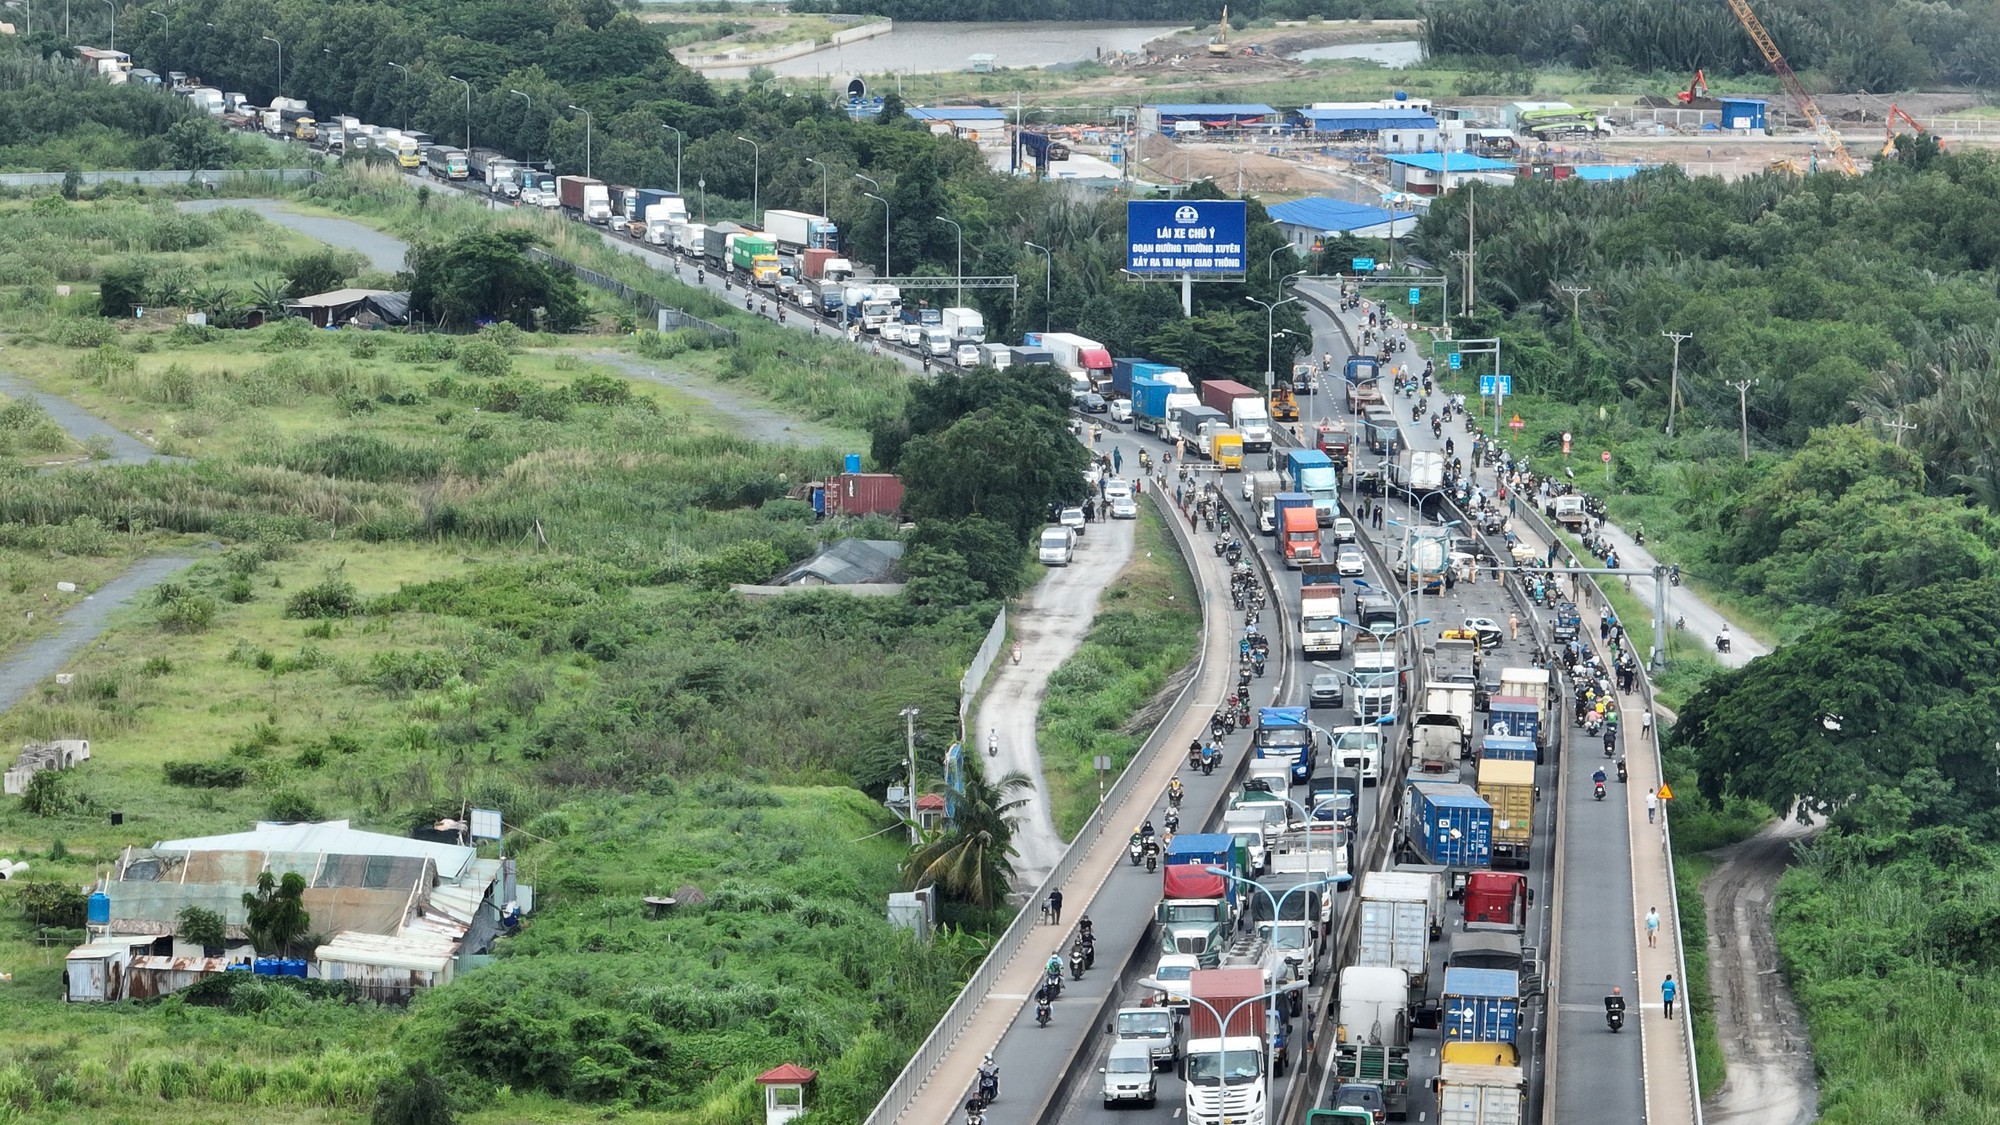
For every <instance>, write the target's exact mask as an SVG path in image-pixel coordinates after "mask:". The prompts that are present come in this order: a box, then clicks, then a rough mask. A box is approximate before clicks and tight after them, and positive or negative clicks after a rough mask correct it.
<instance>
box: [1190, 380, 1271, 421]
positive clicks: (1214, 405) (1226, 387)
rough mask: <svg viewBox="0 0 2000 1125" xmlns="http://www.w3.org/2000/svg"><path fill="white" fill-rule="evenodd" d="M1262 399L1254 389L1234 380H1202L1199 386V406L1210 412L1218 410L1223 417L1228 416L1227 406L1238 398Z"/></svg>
mask: <svg viewBox="0 0 2000 1125" xmlns="http://www.w3.org/2000/svg"><path fill="white" fill-rule="evenodd" d="M1262 397H1264V396H1263V395H1261V394H1258V393H1257V391H1256V390H1255V389H1254V388H1251V387H1246V386H1244V385H1243V384H1241V383H1239V382H1237V381H1236V380H1234V379H1204V380H1203V381H1202V384H1201V404H1202V405H1203V406H1206V407H1208V408H1209V409H1211V410H1220V411H1222V413H1223V414H1224V415H1229V404H1230V403H1232V402H1235V401H1236V400H1237V399H1239V398H1262Z"/></svg>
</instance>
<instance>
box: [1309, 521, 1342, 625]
mask: <svg viewBox="0 0 2000 1125" xmlns="http://www.w3.org/2000/svg"><path fill="white" fill-rule="evenodd" d="M1314 522H1315V523H1317V522H1318V521H1317V518H1315V520H1314ZM1340 591H1341V586H1340V574H1339V571H1338V570H1337V569H1336V568H1335V567H1334V565H1333V564H1331V563H1309V564H1305V565H1302V566H1300V567H1299V647H1300V649H1301V651H1303V652H1304V653H1305V655H1306V657H1307V658H1308V659H1311V658H1313V657H1321V658H1324V659H1328V660H1339V659H1340V658H1341V656H1342V654H1344V653H1345V652H1346V651H1347V626H1346V625H1344V624H1342V619H1341V613H1342V609H1341V604H1340Z"/></svg>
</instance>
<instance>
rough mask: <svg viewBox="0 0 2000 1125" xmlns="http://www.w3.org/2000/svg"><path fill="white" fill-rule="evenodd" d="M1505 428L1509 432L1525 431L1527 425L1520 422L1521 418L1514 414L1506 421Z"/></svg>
mask: <svg viewBox="0 0 2000 1125" xmlns="http://www.w3.org/2000/svg"><path fill="white" fill-rule="evenodd" d="M1507 428H1508V429H1510V430H1525V429H1527V428H1528V424H1527V423H1526V422H1523V421H1521V416H1520V415H1519V414H1516V415H1514V416H1513V417H1512V418H1509V419H1508V420H1507Z"/></svg>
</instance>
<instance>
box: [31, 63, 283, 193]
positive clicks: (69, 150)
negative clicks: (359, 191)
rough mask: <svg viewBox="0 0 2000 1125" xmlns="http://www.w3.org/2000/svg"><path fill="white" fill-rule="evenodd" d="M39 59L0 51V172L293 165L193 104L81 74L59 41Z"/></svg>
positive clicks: (269, 147)
mask: <svg viewBox="0 0 2000 1125" xmlns="http://www.w3.org/2000/svg"><path fill="white" fill-rule="evenodd" d="M44 39H45V36H44V33H41V32H37V33H36V35H35V36H34V41H35V42H36V43H37V44H38V45H41V46H44V47H46V48H47V49H48V50H50V51H51V52H53V53H55V55H56V57H55V58H52V59H49V60H44V59H41V58H39V57H33V56H26V55H22V54H12V55H8V54H5V53H0V171H6V172H52V171H53V172H62V171H69V170H71V169H75V170H77V171H96V170H100V169H107V168H109V169H134V170H138V171H145V170H149V169H154V168H185V169H188V170H191V171H192V170H199V169H211V168H238V167H276V166H279V165H282V164H288V163H296V161H288V160H286V159H285V153H284V152H283V151H282V150H280V149H275V148H272V147H271V146H269V145H266V144H264V143H263V142H262V141H260V140H258V139H256V138H252V137H242V136H230V135H228V134H227V133H225V132H223V130H222V128H221V127H220V126H218V125H216V124H215V123H214V122H213V121H211V120H210V119H209V118H208V117H207V115H205V114H201V113H197V112H196V111H195V110H194V109H193V107H191V106H189V105H188V104H187V103H185V102H183V101H181V100H179V99H177V98H171V97H166V96H164V95H162V94H161V93H160V92H159V91H157V90H148V89H145V88H142V87H139V86H110V85H107V84H105V83H103V82H99V81H94V80H91V79H88V78H85V77H84V76H83V74H82V73H81V72H80V71H79V70H78V69H77V66H76V64H75V63H74V62H71V61H67V60H65V59H63V58H62V57H61V55H62V53H63V52H64V51H65V49H64V48H62V47H61V46H59V45H57V44H55V43H53V42H52V41H51V42H44Z"/></svg>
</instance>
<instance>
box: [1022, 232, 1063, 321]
mask: <svg viewBox="0 0 2000 1125" xmlns="http://www.w3.org/2000/svg"><path fill="white" fill-rule="evenodd" d="M1021 245H1023V246H1026V247H1027V248H1028V249H1030V250H1040V251H1041V252H1042V257H1043V258H1045V259H1047V264H1048V269H1047V271H1046V272H1044V273H1043V274H1042V331H1043V332H1047V331H1048V330H1049V307H1050V306H1051V305H1053V304H1054V303H1055V285H1056V256H1055V254H1054V253H1053V252H1051V251H1050V250H1049V248H1048V247H1046V246H1042V245H1039V244H1037V243H1033V242H1024V243H1022V244H1021Z"/></svg>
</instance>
